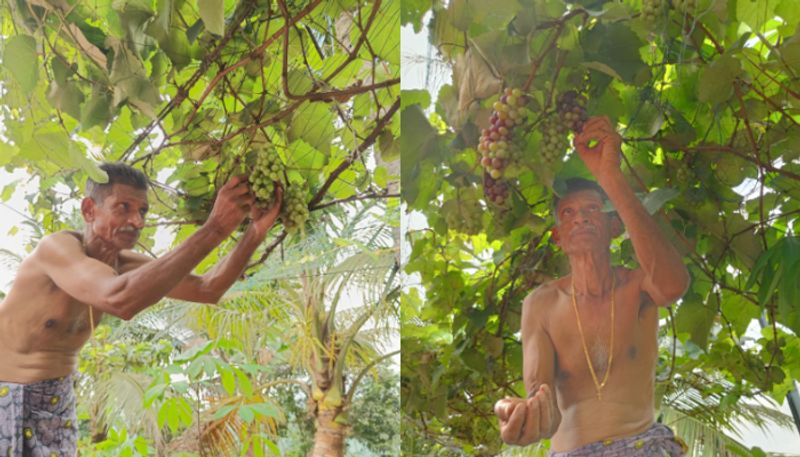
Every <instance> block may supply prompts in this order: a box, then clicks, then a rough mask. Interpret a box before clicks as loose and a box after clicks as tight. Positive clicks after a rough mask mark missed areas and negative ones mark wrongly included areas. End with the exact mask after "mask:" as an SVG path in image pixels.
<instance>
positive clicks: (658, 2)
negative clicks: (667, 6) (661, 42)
mask: <svg viewBox="0 0 800 457" xmlns="http://www.w3.org/2000/svg"><path fill="white" fill-rule="evenodd" d="M664 2H665V0H642V19H644V21H645V22H647V23H649V24H653V23H655V22H657V21H658V19H659V18H660V17H661V16H662V13H663V11H664Z"/></svg>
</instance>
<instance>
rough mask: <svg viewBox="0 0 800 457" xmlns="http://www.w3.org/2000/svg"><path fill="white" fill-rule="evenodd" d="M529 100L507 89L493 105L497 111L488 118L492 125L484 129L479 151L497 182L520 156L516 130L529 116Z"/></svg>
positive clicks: (520, 92)
mask: <svg viewBox="0 0 800 457" xmlns="http://www.w3.org/2000/svg"><path fill="white" fill-rule="evenodd" d="M527 103H528V100H527V97H526V96H525V95H524V94H523V93H522V91H521V90H519V89H512V88H508V89H506V90H505V91H504V92H503V95H502V96H501V97H500V100H498V101H496V102H495V103H494V106H493V108H494V112H493V113H492V116H491V117H490V118H489V122H491V124H492V126H491V127H489V128H488V129H483V132H482V133H481V138H480V143H479V144H478V151H480V153H481V165H482V166H483V169H484V170H486V173H488V174H489V176H491V177H492V178H494V179H500V178H501V177H502V176H503V173H504V171H505V169H506V168H507V167H508V166H509V165H510V164H512V163H514V162H515V161H516V160H518V159H519V156H520V152H521V150H520V147H519V145H518V144H517V142H516V141H515V140H518V139H519V138H514V134H513V131H514V127H515V126H517V125H520V124H522V123H524V122H525V120H526V119H527V116H528V112H527V109H526V108H525V105H526V104H527Z"/></svg>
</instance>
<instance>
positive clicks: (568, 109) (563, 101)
mask: <svg viewBox="0 0 800 457" xmlns="http://www.w3.org/2000/svg"><path fill="white" fill-rule="evenodd" d="M556 108H557V110H558V116H559V117H560V118H561V122H563V123H564V124H565V125H566V126H567V128H568V129H570V130H572V131H573V132H575V133H578V132H580V131H581V129H582V128H583V124H584V123H585V122H586V120H587V119H588V118H589V116H588V115H587V114H586V98H584V97H583V96H581V95H579V94H578V93H577V92H575V91H574V90H569V91H567V92H564V93H563V94H561V95H559V97H558V101H557V102H556Z"/></svg>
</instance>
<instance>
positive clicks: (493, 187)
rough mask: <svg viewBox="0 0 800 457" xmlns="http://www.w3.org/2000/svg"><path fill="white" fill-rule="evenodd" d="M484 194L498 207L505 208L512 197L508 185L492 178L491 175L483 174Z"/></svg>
mask: <svg viewBox="0 0 800 457" xmlns="http://www.w3.org/2000/svg"><path fill="white" fill-rule="evenodd" d="M483 194H484V195H485V196H486V198H487V199H488V200H489V201H490V202H492V203H494V204H495V205H498V206H503V205H504V204H505V202H506V200H507V199H508V197H509V195H510V189H509V187H508V183H507V182H505V181H501V180H498V179H494V178H492V176H491V175H490V174H489V173H484V174H483Z"/></svg>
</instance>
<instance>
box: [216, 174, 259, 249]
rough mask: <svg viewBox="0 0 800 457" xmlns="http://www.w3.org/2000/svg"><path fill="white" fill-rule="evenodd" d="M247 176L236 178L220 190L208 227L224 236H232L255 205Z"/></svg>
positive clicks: (254, 198)
mask: <svg viewBox="0 0 800 457" xmlns="http://www.w3.org/2000/svg"><path fill="white" fill-rule="evenodd" d="M255 201H256V197H255V196H254V195H253V193H252V192H251V191H250V186H249V184H248V183H247V177H246V176H234V177H232V178H231V179H229V180H228V182H226V183H225V185H224V186H222V188H220V190H219V192H218V193H217V199H216V200H214V207H213V208H212V209H211V214H210V215H209V216H208V220H207V221H206V225H207V226H208V227H210V228H212V229H214V230H216V231H218V232H219V233H220V234H221V235H223V236H228V235H230V234H231V233H232V232H233V231H234V230H236V227H238V226H239V224H241V223H242V221H243V220H244V217H245V216H246V215H247V213H248V212H249V211H250V208H252V207H253V205H254V204H255Z"/></svg>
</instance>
